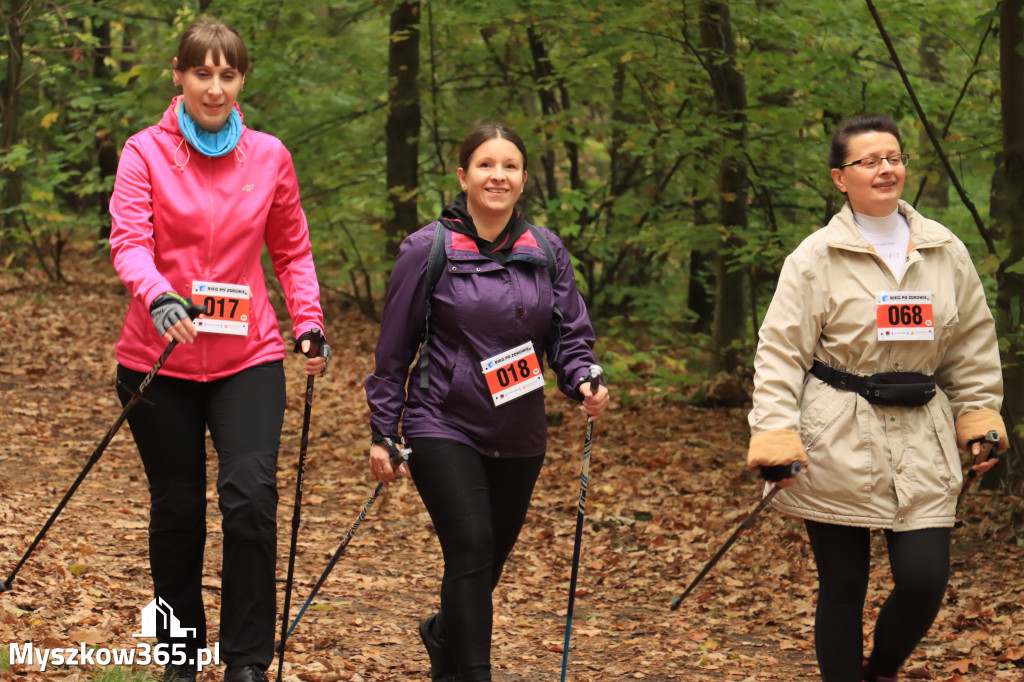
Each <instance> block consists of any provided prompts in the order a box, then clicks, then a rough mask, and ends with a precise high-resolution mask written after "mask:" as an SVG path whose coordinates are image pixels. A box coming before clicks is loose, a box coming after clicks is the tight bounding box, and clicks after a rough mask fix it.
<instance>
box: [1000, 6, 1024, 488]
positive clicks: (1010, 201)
mask: <svg viewBox="0 0 1024 682" xmlns="http://www.w3.org/2000/svg"><path fill="white" fill-rule="evenodd" d="M1000 11H1001V17H1000V24H1001V26H1000V31H999V45H1000V48H999V73H1000V90H1001V92H1002V100H1001V103H1002V121H1003V125H1002V128H1003V162H1002V164H1001V165H1000V166H999V168H998V169H997V170H996V175H995V178H994V181H993V202H992V215H993V217H994V218H995V219H996V220H997V221H999V222H1000V223H1001V228H1002V230H1001V231H1002V233H1003V234H1004V235H1005V236H1006V245H1007V246H1008V247H1009V248H1008V251H1009V253H1008V255H1007V256H1006V258H1005V259H1004V260H1003V261H1002V262H1001V263H1000V266H999V272H998V273H997V279H998V284H999V293H998V295H997V298H996V326H997V331H998V334H999V338H1000V339H1003V340H1005V341H1008V344H1009V348H1008V349H1007V350H1005V352H1004V353H1003V357H1002V359H1003V386H1004V391H1005V398H1004V402H1003V418H1004V419H1005V420H1006V426H1007V430H1008V431H1009V435H1010V453H1009V454H1010V455H1011V456H1010V457H1009V458H1008V459H1007V461H1008V471H1007V472H1006V475H1007V477H1008V478H1007V480H1008V482H1009V483H1010V485H1011V486H1012V487H1013V489H1014V490H1015V491H1017V492H1019V491H1020V490H1021V489H1022V488H1024V462H1022V461H1021V453H1024V450H1022V448H1021V446H1022V439H1021V436H1020V434H1019V433H1016V429H1017V428H1018V427H1020V426H1021V425H1024V333H1022V331H1021V321H1022V320H1024V274H1021V272H1020V269H1021V262H1022V261H1024V127H1022V126H1021V124H1020V122H1021V121H1022V120H1024V56H1022V55H1021V53H1020V51H1019V50H1020V49H1021V46H1022V45H1024V19H1022V17H1021V12H1022V11H1024V0H1003V2H1002V5H1001V10H1000Z"/></svg>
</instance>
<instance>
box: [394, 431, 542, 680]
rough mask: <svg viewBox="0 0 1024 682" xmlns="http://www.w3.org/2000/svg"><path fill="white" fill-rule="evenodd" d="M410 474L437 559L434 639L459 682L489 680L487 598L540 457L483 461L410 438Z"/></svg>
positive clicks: (469, 451)
mask: <svg viewBox="0 0 1024 682" xmlns="http://www.w3.org/2000/svg"><path fill="white" fill-rule="evenodd" d="M409 447H411V448H412V455H410V457H409V471H410V473H411V474H412V478H413V481H415V483H416V489H417V490H418V491H419V493H420V497H421V498H422V499H423V504H424V506H426V508H427V512H429V514H430V520H431V521H432V522H433V523H434V529H435V531H436V532H437V539H438V541H440V543H441V552H442V554H443V555H444V578H443V579H442V581H441V613H440V615H439V616H438V618H437V621H436V624H435V629H436V631H437V632H436V634H437V635H439V636H441V637H442V638H444V639H446V640H448V643H449V646H450V647H451V650H452V655H453V657H454V659H455V663H456V665H457V666H458V669H459V676H460V679H461V680H462V682H486V681H489V680H490V679H491V621H492V617H493V615H492V606H491V591H492V590H494V588H495V586H496V585H497V584H498V580H499V579H500V578H501V571H502V568H503V567H504V565H505V560H506V559H507V558H508V555H509V553H510V552H511V551H512V547H513V546H514V545H515V544H516V538H518V537H519V531H520V529H521V528H522V527H523V521H524V520H525V519H526V512H527V509H529V506H530V497H531V496H532V495H533V486H534V484H535V483H536V482H537V477H538V476H539V475H540V470H541V465H542V464H543V463H544V455H540V456H537V457H525V458H507V459H500V458H493V457H485V456H483V455H481V454H480V453H478V452H477V451H476V450H474V449H473V448H471V447H468V446H466V445H463V444H461V443H457V442H455V441H451V440H447V439H441V438H411V439H410V440H409Z"/></svg>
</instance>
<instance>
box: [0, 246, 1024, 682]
mask: <svg viewBox="0 0 1024 682" xmlns="http://www.w3.org/2000/svg"><path fill="white" fill-rule="evenodd" d="M69 279H71V280H72V283H71V284H67V285H53V284H49V283H46V282H45V281H42V280H40V279H35V278H33V277H32V276H26V277H23V278H21V279H14V278H11V277H5V276H3V275H0V334H2V337H0V341H2V343H0V406H2V409H0V578H6V577H7V576H8V575H9V573H10V571H11V570H13V567H14V566H15V565H16V564H17V562H18V560H19V559H20V558H21V556H22V555H23V553H24V551H25V550H26V549H27V547H28V545H29V543H30V542H31V540H32V538H33V537H35V535H36V533H37V532H38V531H39V529H40V528H41V527H42V525H43V523H44V522H45V521H46V519H47V518H48V516H49V515H50V513H51V512H52V511H53V509H54V508H55V507H56V505H57V503H58V501H59V500H60V499H61V497H62V496H63V495H64V493H65V491H66V490H67V489H68V487H69V486H70V484H71V482H72V481H73V480H74V479H75V477H76V476H77V475H78V473H79V472H80V471H81V470H82V467H83V466H84V465H85V463H86V461H87V460H88V458H89V455H90V454H91V453H92V452H93V450H94V449H95V448H96V446H97V444H98V443H99V441H100V439H101V438H102V436H103V434H104V433H105V432H106V431H107V429H108V428H109V427H110V425H111V424H113V422H114V420H115V419H116V418H117V415H118V414H119V413H120V411H121V410H120V405H119V403H118V402H117V400H116V397H115V392H114V378H113V377H114V366H115V361H114V357H113V345H114V341H115V339H116V338H117V335H118V333H119V329H120V324H121V320H122V317H123V314H124V310H125V308H126V305H127V295H126V293H125V291H124V289H123V287H122V286H121V284H120V283H119V282H118V280H117V278H116V276H115V275H114V274H113V272H112V269H111V268H110V265H109V262H108V261H107V260H106V259H104V258H101V259H99V260H98V261H96V262H79V263H77V264H75V265H74V267H73V269H71V271H70V273H69ZM325 304H326V307H327V308H328V324H327V327H328V328H327V336H328V339H330V341H331V343H332V348H333V351H334V359H333V361H332V364H331V367H330V371H329V373H328V375H327V376H326V377H324V378H322V379H318V380H317V381H316V385H315V399H314V406H313V420H312V424H313V426H312V430H311V432H310V439H309V447H308V460H307V466H306V470H305V477H304V481H305V484H304V488H303V490H304V492H303V499H302V501H303V505H302V506H303V510H302V525H301V532H300V537H299V543H298V554H297V558H296V568H295V573H296V587H295V590H294V593H293V595H292V599H291V614H292V616H293V617H294V615H295V613H296V612H297V610H298V607H299V606H300V605H301V604H302V602H303V601H304V600H305V598H306V596H307V595H308V594H309V591H310V589H311V587H312V585H313V583H314V582H315V580H316V578H317V577H318V576H319V575H320V573H321V571H322V570H323V569H324V568H325V567H326V565H327V562H328V560H329V559H330V557H331V555H332V554H333V553H334V551H335V549H336V548H337V546H338V543H339V542H340V540H341V538H342V537H343V536H344V534H345V532H346V531H347V530H348V528H349V526H350V525H351V524H352V522H353V521H354V519H355V517H356V515H357V513H358V512H359V510H360V509H361V508H362V506H363V504H364V502H365V501H366V499H367V497H368V496H369V495H370V493H371V492H372V490H373V484H372V482H371V479H370V477H369V474H368V471H367V467H366V465H365V457H366V452H367V444H368V431H367V416H368V413H367V409H366V406H365V402H364V394H363V389H362V380H363V377H364V376H365V375H366V374H367V373H369V372H370V371H371V369H372V362H373V347H374V343H375V338H376V331H377V330H376V325H375V324H373V323H372V322H370V321H368V320H366V319H365V318H362V317H360V316H359V315H358V314H357V313H355V312H353V311H349V310H347V309H346V308H345V306H344V305H343V304H342V303H341V302H340V301H338V300H326V301H325ZM278 309H279V311H281V310H283V307H281V306H279V307H278ZM283 328H284V329H288V327H287V326H286V325H283ZM154 359H155V358H154ZM286 371H287V374H288V377H289V387H288V390H289V393H288V407H287V412H286V416H285V429H284V434H283V436H282V442H281V451H280V452H281V454H280V458H279V469H278V487H279V492H280V507H279V509H278V520H279V522H278V541H279V557H280V558H279V561H278V575H279V586H280V589H281V596H280V598H279V604H281V605H283V586H284V577H285V574H286V571H287V556H288V546H289V539H290V532H291V516H292V509H293V504H294V495H295V492H294V491H295V476H296V463H297V459H298V452H299V443H300V430H301V422H302V412H303V395H304V389H305V378H304V376H303V375H302V373H301V361H300V359H299V358H298V357H296V356H292V357H290V358H289V359H288V360H287V361H286ZM608 382H609V385H610V387H611V388H612V391H613V395H615V394H616V393H617V394H619V396H622V395H624V394H625V393H629V394H630V398H631V399H630V400H629V401H621V400H616V401H614V402H613V409H611V410H610V412H608V413H607V414H606V415H605V416H604V417H603V418H602V419H601V420H599V421H598V422H597V424H596V428H595V435H594V446H593V458H592V463H591V468H590V483H589V492H588V495H587V503H586V525H585V532H584V535H583V551H582V560H581V568H580V575H579V583H578V589H577V596H576V602H575V615H576V619H575V621H574V625H573V633H572V649H571V652H570V653H571V655H570V657H569V665H568V673H569V674H568V679H571V680H618V679H636V680H686V681H690V680H694V681H700V680H735V681H740V682H744V681H762V680H763V681H769V680H786V681H792V680H815V679H818V676H817V665H816V663H815V657H814V642H813V617H814V604H815V586H816V580H815V570H814V565H813V561H812V560H811V557H810V550H809V547H808V544H807V542H806V539H805V537H804V533H803V530H802V527H801V525H800V524H799V523H798V522H796V521H794V520H793V519H790V518H787V517H785V516H782V515H780V514H778V513H777V512H774V511H771V510H768V511H766V512H765V513H764V514H763V515H762V517H761V518H760V519H759V520H758V521H757V523H756V524H755V525H754V527H753V528H752V529H750V530H748V531H747V532H746V533H744V534H743V536H741V537H740V539H739V540H738V542H737V543H736V544H735V545H734V546H733V548H732V549H731V550H730V551H729V553H728V554H726V555H725V557H724V558H723V559H722V560H721V562H720V563H719V564H718V565H717V566H716V567H715V569H714V570H713V571H712V572H711V573H710V575H709V576H708V577H707V579H706V580H705V581H704V582H703V583H702V584H701V585H700V586H699V587H698V588H697V589H696V590H695V591H694V592H693V593H692V594H691V595H690V597H689V598H688V599H687V600H686V601H685V602H683V604H682V606H681V607H680V608H679V609H678V610H677V611H671V610H670V609H669V604H670V600H671V597H672V596H673V595H676V594H679V593H681V592H682V591H683V589H684V588H685V587H686V585H687V584H688V583H689V582H690V580H692V579H693V577H694V576H695V575H696V574H697V572H698V571H699V570H700V569H701V567H702V566H703V565H704V564H705V562H707V561H708V559H709V558H710V557H711V556H712V555H713V554H714V553H715V551H716V550H717V549H718V548H719V547H720V546H721V545H722V543H723V542H724V541H725V539H726V538H727V537H728V536H729V534H730V532H731V531H732V530H733V529H734V528H735V527H736V526H737V525H738V524H739V523H740V521H741V520H742V519H743V518H744V517H745V516H746V515H747V514H748V513H749V512H750V510H751V509H752V508H753V507H754V506H755V505H756V503H757V501H758V498H759V496H760V490H761V486H760V484H759V483H758V481H757V480H755V478H754V477H753V476H752V474H751V473H750V472H749V471H747V470H746V468H745V466H744V460H745V452H746V442H747V437H748V432H747V426H746V409H745V408H741V409H737V408H730V409H698V408H695V407H692V406H689V405H688V404H687V402H686V396H681V395H672V394H669V393H666V392H652V391H650V390H648V389H647V388H646V387H645V386H643V385H637V384H634V383H630V380H629V377H626V376H609V377H608ZM622 402H628V403H629V407H628V408H627V407H623V406H622V405H621V403H622ZM548 410H549V422H550V425H549V434H550V448H549V453H548V456H547V462H546V463H545V468H544V471H543V472H542V475H541V479H540V481H539V483H538V486H537V490H536V493H535V496H534V500H533V506H532V508H531V511H530V513H529V516H528V518H527V521H526V526H525V528H524V530H523V533H522V535H521V537H520V540H519V544H518V545H517V547H516V549H515V550H514V552H513V554H512V556H511V558H510V560H509V563H508V566H507V570H506V572H505V575H504V577H503V579H502V582H501V584H500V585H499V586H498V588H497V590H496V591H495V593H494V646H493V666H494V679H495V680H499V681H501V680H552V679H556V678H557V677H558V675H559V673H560V671H561V664H562V653H561V651H562V642H563V638H564V628H565V613H566V603H567V594H568V584H569V575H570V564H571V557H572V545H573V533H574V529H575V520H576V505H577V500H578V496H579V481H580V464H581V456H582V449H583V436H584V428H585V419H584V417H583V415H582V414H581V413H579V412H578V411H576V409H575V406H574V405H573V404H571V403H570V402H569V401H568V400H567V399H565V398H564V397H563V396H561V394H559V393H557V391H552V392H551V393H550V394H549V396H548ZM208 452H209V453H210V454H209V472H210V476H209V480H210V485H211V487H210V489H209V492H208V499H209V505H208V519H207V528H208V533H209V537H208V542H207V547H208V550H207V556H206V563H205V572H204V580H203V585H204V599H205V603H206V606H207V609H208V621H209V632H208V641H209V642H210V643H211V646H212V643H213V642H216V641H217V639H218V637H217V622H218V612H219V602H220V585H221V575H220V568H219V566H220V551H221V535H220V523H219V511H218V510H217V504H216V499H217V496H216V491H215V489H214V488H213V482H214V481H215V480H216V474H215V470H216V466H217V460H216V456H215V453H214V451H213V448H212V447H210V448H209V450H208ZM147 506H148V496H147V490H146V480H145V475H144V473H143V470H142V467H141V464H140V462H139V459H138V456H137V454H136V451H135V448H134V445H133V443H132V440H131V436H130V434H129V432H128V429H127V427H124V428H122V429H121V431H120V433H119V434H118V435H117V436H116V437H115V438H114V440H113V441H112V442H111V444H110V446H109V447H108V448H107V450H106V452H105V453H104V455H103V457H102V459H100V460H99V462H98V463H97V464H96V465H95V467H94V468H93V470H92V471H91V473H90V474H89V475H88V477H87V478H86V479H85V481H84V482H83V483H82V485H81V487H80V488H79V490H78V491H77V493H76V494H75V496H74V497H73V498H72V500H71V502H70V503H69V504H68V506H67V508H66V509H65V510H64V511H63V513H62V514H61V516H60V517H59V518H58V519H57V521H56V523H55V524H54V525H53V527H52V528H51V529H50V530H49V532H48V534H47V536H46V538H45V540H44V541H43V542H42V543H41V544H40V545H39V547H38V548H37V549H36V550H35V552H34V553H33V554H32V555H31V557H30V558H29V560H28V561H27V562H26V563H25V564H24V566H23V567H22V568H21V570H20V572H19V573H18V574H17V577H16V579H15V581H14V583H13V587H12V589H11V590H10V591H8V592H6V593H4V594H3V595H2V596H0V640H2V644H3V646H4V651H3V655H0V679H13V680H39V679H68V680H87V679H93V678H94V677H97V676H99V675H100V674H102V673H103V672H104V671H103V669H102V666H98V665H96V666H84V667H82V666H74V665H72V666H64V667H61V668H59V669H56V670H49V671H47V672H44V673H40V672H38V666H37V665H36V666H30V665H27V664H17V663H16V664H14V665H13V666H11V664H10V662H9V659H8V648H9V647H8V644H9V643H12V642H13V643H18V644H19V645H24V644H25V643H33V644H34V647H35V648H36V649H57V648H65V647H73V648H78V647H79V646H81V645H82V644H83V643H84V645H85V646H95V647H98V648H106V649H117V648H135V647H136V645H137V644H138V643H139V642H140V640H138V639H136V638H133V636H132V635H133V633H138V632H139V631H140V623H141V621H140V618H141V609H142V608H143V607H144V606H145V605H147V604H148V603H149V602H150V600H151V599H152V593H151V583H150V580H149V569H148V559H147V533H146V528H147V522H148V511H147ZM1004 518H1005V514H1004V513H1003V511H1002V510H1001V508H998V507H996V506H994V505H993V504H992V502H991V498H990V497H988V496H986V495H984V494H981V493H979V494H977V495H974V496H972V497H971V498H970V504H969V509H968V514H967V518H966V520H967V524H966V526H965V527H964V528H962V529H960V530H958V531H956V532H955V533H954V544H953V574H952V579H951V581H950V585H949V588H948V592H947V599H946V600H945V603H944V604H943V606H942V610H941V611H940V613H939V616H938V619H937V621H936V622H935V625H934V626H933V627H932V629H931V631H930V632H929V633H928V635H927V637H926V639H925V641H924V642H923V643H922V645H921V646H920V647H919V648H918V650H917V652H916V653H915V654H914V656H913V657H912V658H911V660H909V661H908V662H907V665H906V667H905V669H904V672H903V673H902V674H901V679H903V678H909V679H930V680H938V681H942V682H956V681H961V680H969V681H975V680H977V681H979V682H981V681H984V682H989V681H991V680H1024V580H1022V566H1024V549H1022V548H1019V547H1016V546H1014V545H1012V544H1011V543H1009V542H1008V541H1007V538H1008V537H1009V533H1008V529H1007V528H1006V527H1005V522H1004ZM875 535H876V538H875V541H874V543H873V558H872V566H873V568H872V573H871V587H870V591H869V595H868V600H867V603H866V606H865V619H866V622H868V623H870V622H872V617H873V615H874V614H876V613H877V610H878V608H879V606H880V605H881V602H882V601H883V600H884V598H885V596H886V594H887V593H888V590H889V589H890V584H891V582H890V577H889V572H888V564H887V560H886V556H885V549H884V543H883V542H882V540H881V536H880V534H875ZM441 568H442V567H441V558H440V551H439V549H438V546H437V543H436V540H435V538H434V535H433V532H432V526H431V523H430V519H429V517H428V516H427V514H426V512H425V511H424V509H423V506H422V503H421V502H420V500H419V497H418V495H417V493H416V490H415V488H414V486H413V484H412V483H411V481H410V480H409V479H402V480H401V481H399V482H398V483H396V484H395V485H393V486H391V487H390V488H389V489H388V490H387V492H386V493H385V494H384V495H382V496H381V498H380V499H379V500H378V501H377V504H376V506H375V507H374V508H373V509H371V510H370V512H369V514H368V516H367V518H366V520H365V522H364V523H363V524H362V526H361V528H360V529H359V531H358V533H357V534H356V535H355V537H354V539H353V540H352V542H351V544H350V545H349V546H348V549H347V552H346V553H345V555H344V556H343V557H342V558H341V560H340V561H339V562H338V564H337V566H336V567H335V568H334V571H333V573H332V574H331V576H330V579H329V580H328V581H327V583H326V584H325V586H324V587H323V589H322V590H321V592H320V594H319V596H318V598H317V600H316V601H315V603H314V605H313V606H312V607H311V608H310V609H309V611H307V612H306V614H305V616H304V617H303V619H302V621H301V622H300V623H299V625H298V627H297V628H296V629H295V631H294V633H293V634H292V636H291V637H290V638H289V646H288V652H287V654H286V656H285V665H284V672H285V679H286V680H289V681H291V682H294V681H295V680H302V681H304V682H333V681H336V680H426V679H428V675H427V673H426V671H427V670H428V668H429V666H428V662H427V656H426V652H425V651H424V649H423V647H422V644H421V643H420V641H419V638H418V635H417V630H416V627H417V623H418V621H419V620H420V618H422V617H423V616H424V615H426V614H428V613H430V612H431V611H432V610H434V609H436V608H437V606H438V586H439V581H440V576H441ZM278 629H280V626H278ZM870 637H871V631H870V627H867V628H866V631H865V647H866V648H869V646H870ZM154 643H155V642H154ZM5 661H6V662H5ZM276 670H277V661H276V660H275V662H274V665H273V667H272V668H271V671H270V676H271V679H273V678H274V675H275V674H276ZM158 671H159V668H157V667H154V668H153V669H152V672H153V673H157V672H158ZM222 672H223V666H216V667H214V668H213V669H212V674H206V675H204V676H203V677H202V679H210V680H219V679H220V678H221V676H222Z"/></svg>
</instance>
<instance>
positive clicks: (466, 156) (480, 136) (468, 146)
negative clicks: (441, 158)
mask: <svg viewBox="0 0 1024 682" xmlns="http://www.w3.org/2000/svg"><path fill="white" fill-rule="evenodd" d="M496 138H500V139H502V140H508V141H509V142H511V143H512V144H514V145H515V146H516V149H518V150H519V153H520V154H522V155H523V170H524V171H525V170H526V145H525V144H523V140H522V138H521V137H519V136H518V135H516V133H515V131H514V130H512V129H511V128H508V127H507V126H505V125H503V124H501V123H491V122H488V123H478V124H477V125H476V126H474V128H473V130H471V131H469V135H466V139H464V140H463V141H462V144H460V145H459V168H469V160H470V159H472V158H473V152H475V151H476V149H477V147H479V146H480V145H482V144H483V143H484V142H486V141H487V140H493V139H496Z"/></svg>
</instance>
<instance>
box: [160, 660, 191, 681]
mask: <svg viewBox="0 0 1024 682" xmlns="http://www.w3.org/2000/svg"><path fill="white" fill-rule="evenodd" d="M160 680H161V682H196V666H195V664H191V665H190V664H188V663H182V664H181V665H169V666H167V667H166V668H164V674H163V677H161V678H160Z"/></svg>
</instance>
